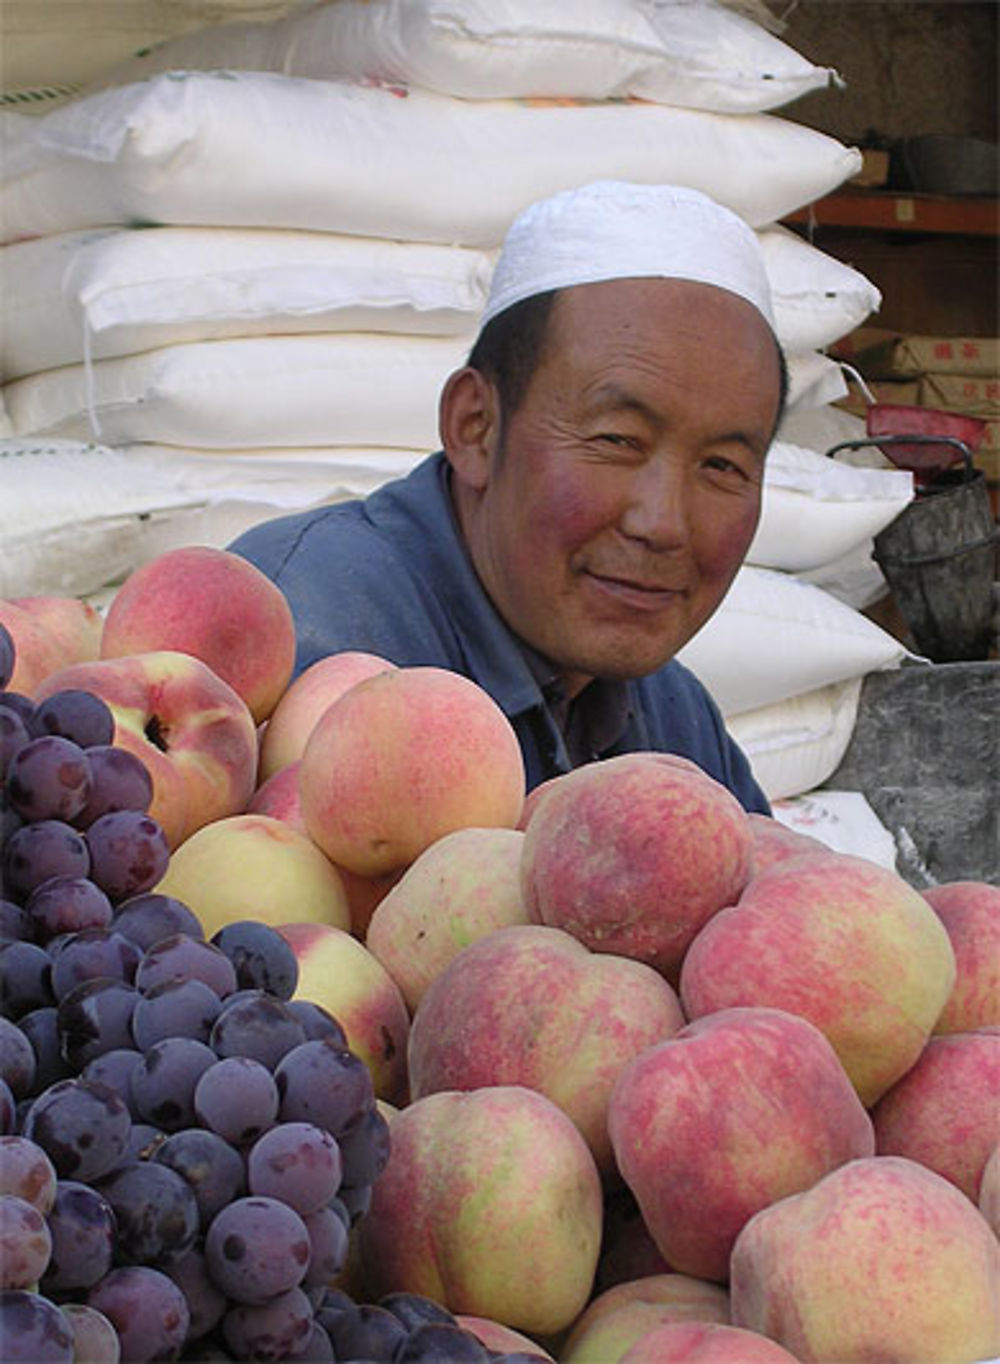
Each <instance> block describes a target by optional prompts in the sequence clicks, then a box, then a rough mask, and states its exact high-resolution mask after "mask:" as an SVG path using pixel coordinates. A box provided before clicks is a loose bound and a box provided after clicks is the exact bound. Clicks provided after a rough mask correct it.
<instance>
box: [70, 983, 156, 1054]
mask: <svg viewBox="0 0 1000 1364" xmlns="http://www.w3.org/2000/svg"><path fill="white" fill-rule="evenodd" d="M138 998H139V995H138V993H137V991H136V990H135V989H134V988H133V987H132V986H131V985H129V984H128V983H127V982H126V981H124V980H116V979H115V978H114V977H113V976H95V977H94V978H93V979H92V980H84V981H81V982H80V984H79V985H74V986H73V988H72V990H69V991H68V992H67V993H66V994H65V995H63V997H62V999H61V1000H60V1001H59V1003H58V1005H57V1006H56V1008H57V1019H56V1021H57V1025H58V1028H59V1040H60V1046H61V1047H62V1054H63V1056H65V1058H66V1060H67V1061H68V1062H69V1064H70V1065H71V1066H73V1067H75V1068H76V1070H78V1071H80V1070H82V1069H83V1068H84V1066H85V1065H86V1064H87V1062H88V1061H92V1060H93V1059H94V1057H95V1056H101V1055H102V1054H103V1053H104V1052H106V1051H114V1050H116V1049H117V1048H119V1047H130V1046H131V1045H132V1011H133V1009H134V1008H135V1003H136V1000H137V999H138Z"/></svg>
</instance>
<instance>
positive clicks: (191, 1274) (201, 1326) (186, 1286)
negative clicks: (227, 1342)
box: [163, 1246, 229, 1358]
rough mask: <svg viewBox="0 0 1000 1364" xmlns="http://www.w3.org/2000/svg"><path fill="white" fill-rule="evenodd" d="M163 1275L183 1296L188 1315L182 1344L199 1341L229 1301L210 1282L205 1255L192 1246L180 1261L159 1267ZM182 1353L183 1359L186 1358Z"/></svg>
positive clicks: (213, 1325)
mask: <svg viewBox="0 0 1000 1364" xmlns="http://www.w3.org/2000/svg"><path fill="white" fill-rule="evenodd" d="M163 1272H164V1274H166V1275H167V1276H168V1278H170V1279H172V1280H173V1282H174V1283H175V1284H176V1285H177V1287H178V1288H179V1289H180V1290H181V1292H182V1293H183V1294H184V1297H185V1300H186V1301H187V1305H188V1312H189V1313H190V1314H191V1324H190V1326H189V1327H188V1334H187V1340H186V1341H185V1345H189V1344H190V1343H191V1341H194V1340H200V1339H201V1338H202V1336H206V1335H208V1333H209V1331H211V1330H213V1329H214V1328H215V1327H216V1326H218V1324H219V1322H220V1321H221V1320H222V1317H223V1314H224V1313H225V1311H226V1308H227V1307H228V1306H229V1301H228V1299H227V1298H226V1295H225V1294H224V1293H220V1292H219V1290H218V1289H217V1288H216V1286H215V1284H214V1283H213V1282H212V1278H211V1275H210V1274H209V1272H208V1268H207V1266H206V1264H205V1256H204V1254H203V1252H202V1251H201V1250H199V1249H198V1248H197V1246H192V1247H191V1249H190V1250H189V1251H186V1252H185V1254H183V1255H182V1256H181V1257H180V1259H178V1260H175V1261H174V1262H173V1263H172V1264H167V1265H164V1266H163ZM188 1357H189V1356H188V1355H187V1353H186V1351H185V1358H188Z"/></svg>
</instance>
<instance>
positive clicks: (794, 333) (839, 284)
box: [757, 224, 882, 351]
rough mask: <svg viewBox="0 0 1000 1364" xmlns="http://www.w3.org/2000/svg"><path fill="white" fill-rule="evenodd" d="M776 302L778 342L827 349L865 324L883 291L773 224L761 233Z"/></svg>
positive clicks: (797, 348)
mask: <svg viewBox="0 0 1000 1364" xmlns="http://www.w3.org/2000/svg"><path fill="white" fill-rule="evenodd" d="M757 236H758V240H759V241H760V245H761V250H762V251H763V254H764V265H765V268H766V270H767V277H768V280H769V281H770V284H771V295H772V298H773V301H774V321H775V329H776V331H777V333H778V340H779V341H780V342H781V344H782V345H783V346H784V347H785V349H786V350H789V351H807V350H821V349H822V348H823V347H824V346H829V345H832V344H833V342H834V341H839V340H840V338H841V337H842V336H846V335H847V333H848V332H852V331H853V330H854V329H855V327H860V325H861V324H862V322H864V320H865V319H866V318H867V317H870V316H871V314H872V313H874V312H877V311H878V309H879V308H880V307H881V305H882V295H881V293H880V292H879V290H878V289H877V288H876V287H875V285H874V284H873V283H872V282H871V280H869V279H866V278H865V276H864V275H863V274H861V272H860V271H859V270H855V269H854V268H853V267H852V266H850V265H845V264H844V262H843V261H839V260H836V259H835V258H834V257H833V256H830V255H828V254H827V253H826V252H825V251H820V250H819V249H818V248H817V247H815V246H813V245H811V243H809V242H807V241H805V239H804V238H802V237H800V236H798V234H797V233H795V232H792V231H790V230H789V229H788V228H786V227H782V226H780V224H772V225H771V226H770V227H767V228H764V229H762V230H761V231H759V232H758V233H757Z"/></svg>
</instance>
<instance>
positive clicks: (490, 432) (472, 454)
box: [438, 365, 500, 491]
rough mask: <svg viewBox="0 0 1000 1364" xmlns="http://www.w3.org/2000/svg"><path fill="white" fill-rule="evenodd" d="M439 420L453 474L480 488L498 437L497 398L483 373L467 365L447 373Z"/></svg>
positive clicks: (498, 408)
mask: <svg viewBox="0 0 1000 1364" xmlns="http://www.w3.org/2000/svg"><path fill="white" fill-rule="evenodd" d="M438 424H439V430H440V435H441V445H442V447H443V449H444V452H445V455H446V456H447V459H448V463H449V464H450V465H451V467H452V470H453V471H454V474H455V476H456V478H458V479H459V480H460V481H461V482H462V483H465V484H467V485H468V486H469V487H471V488H475V489H478V490H480V491H481V490H482V489H483V488H485V486H486V484H487V483H488V482H489V476H490V468H491V465H492V462H493V455H494V453H495V451H496V448H497V446H498V444H499V438H500V404H499V399H498V397H497V391H496V388H495V387H494V385H493V384H492V383H491V382H490V380H489V379H487V377H486V376H485V374H483V373H482V372H481V371H480V370H478V369H472V368H471V367H470V366H468V365H466V366H465V367H464V368H463V369H459V370H456V371H455V373H454V374H452V375H450V377H449V378H448V379H447V380H446V382H445V386H444V388H443V389H442V391H441V399H440V402H439V404H438Z"/></svg>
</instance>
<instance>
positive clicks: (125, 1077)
mask: <svg viewBox="0 0 1000 1364" xmlns="http://www.w3.org/2000/svg"><path fill="white" fill-rule="evenodd" d="M141 1062H142V1052H141V1051H136V1050H135V1049H134V1048H132V1047H113V1048H112V1049H111V1050H110V1051H105V1052H102V1053H101V1055H100V1056H95V1057H94V1058H93V1059H92V1060H90V1061H88V1062H87V1064H86V1065H85V1066H84V1068H83V1070H82V1072H81V1078H82V1079H84V1080H99V1081H100V1083H101V1084H102V1085H107V1086H108V1088H109V1089H113V1090H114V1091H115V1093H116V1094H117V1095H118V1096H119V1097H120V1098H121V1099H122V1101H123V1102H124V1104H125V1106H126V1108H127V1109H128V1111H129V1113H130V1115H131V1117H132V1121H133V1123H136V1122H140V1121H141V1114H140V1113H139V1111H138V1109H137V1108H136V1106H135V1100H134V1099H133V1098H132V1072H133V1071H134V1070H135V1068H136V1066H138V1065H140V1064H141Z"/></svg>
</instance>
